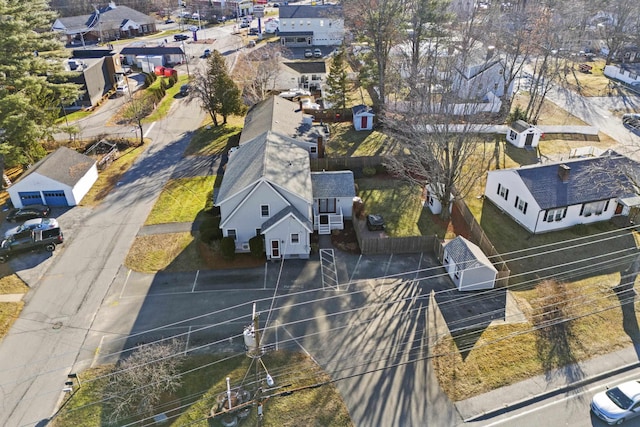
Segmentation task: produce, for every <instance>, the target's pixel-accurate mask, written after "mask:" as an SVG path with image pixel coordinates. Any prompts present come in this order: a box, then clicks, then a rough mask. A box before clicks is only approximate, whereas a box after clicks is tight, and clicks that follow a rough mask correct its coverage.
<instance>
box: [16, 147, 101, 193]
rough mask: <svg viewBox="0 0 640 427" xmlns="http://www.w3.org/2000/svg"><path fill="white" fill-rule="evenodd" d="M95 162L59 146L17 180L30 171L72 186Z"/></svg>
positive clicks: (24, 176)
mask: <svg viewBox="0 0 640 427" xmlns="http://www.w3.org/2000/svg"><path fill="white" fill-rule="evenodd" d="M95 163H96V161H95V160H94V159H92V158H91V157H89V156H85V155H84V154H81V153H78V152H77V151H75V150H71V149H70V148H67V147H60V148H58V149H57V150H56V151H54V152H53V153H51V154H49V155H48V156H47V157H45V158H44V159H42V160H40V161H39V162H38V163H36V164H35V165H33V166H31V167H30V168H29V169H27V172H25V173H24V174H23V175H22V176H21V177H20V179H19V180H18V181H16V182H20V181H22V180H24V179H26V178H27V177H28V176H29V175H31V174H32V173H38V174H40V175H42V176H46V177H47V178H51V179H53V180H54V181H57V182H60V183H62V184H66V185H68V186H70V187H73V186H74V185H76V184H77V183H78V181H80V180H81V179H82V177H83V176H85V174H86V173H87V171H89V169H91V167H92V166H93V165H94V164H95Z"/></svg>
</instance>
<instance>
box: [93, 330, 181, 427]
mask: <svg viewBox="0 0 640 427" xmlns="http://www.w3.org/2000/svg"><path fill="white" fill-rule="evenodd" d="M183 351H184V344H183V343H181V342H180V341H179V340H171V341H166V342H162V343H156V344H145V345H140V346H138V347H137V348H136V349H135V350H134V351H133V352H132V353H131V355H130V356H128V357H127V358H125V359H123V360H122V361H121V362H119V363H118V365H117V369H116V371H115V372H114V373H113V375H112V376H111V377H110V379H109V385H108V386H107V387H105V388H104V394H105V401H106V404H107V406H108V407H109V418H110V421H111V422H116V421H117V420H119V419H122V418H124V417H131V416H140V415H143V416H148V415H151V414H153V413H154V412H155V406H156V405H157V404H158V403H159V402H160V399H161V397H162V393H167V392H173V391H175V390H176V389H177V388H178V387H180V384H181V381H180V376H179V375H178V373H179V370H178V369H179V367H180V363H181V362H182V359H183V353H182V352H183Z"/></svg>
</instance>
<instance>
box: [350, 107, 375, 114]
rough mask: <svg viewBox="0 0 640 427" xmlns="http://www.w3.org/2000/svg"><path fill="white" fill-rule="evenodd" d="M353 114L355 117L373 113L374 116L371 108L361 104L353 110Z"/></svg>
mask: <svg viewBox="0 0 640 427" xmlns="http://www.w3.org/2000/svg"><path fill="white" fill-rule="evenodd" d="M351 112H352V113H353V115H354V116H355V115H357V114H360V113H371V114H373V109H372V108H371V107H369V106H366V105H363V104H360V105H356V106H355V107H352V108H351Z"/></svg>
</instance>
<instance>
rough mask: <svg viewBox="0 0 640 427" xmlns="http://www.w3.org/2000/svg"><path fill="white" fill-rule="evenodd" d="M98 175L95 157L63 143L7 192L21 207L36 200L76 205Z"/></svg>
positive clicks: (47, 203) (44, 202)
mask: <svg viewBox="0 0 640 427" xmlns="http://www.w3.org/2000/svg"><path fill="white" fill-rule="evenodd" d="M97 179H98V168H97V166H96V160H95V159H93V158H91V157H89V156H85V155H84V154H81V153H78V152H77V151H74V150H71V149H69V148H66V147H60V148H58V149H57V150H56V151H54V152H53V153H51V154H49V155H48V156H47V157H45V158H43V159H42V160H40V161H39V162H37V163H36V164H35V165H33V166H31V167H30V168H29V169H27V171H26V172H25V173H24V174H23V175H22V176H21V177H20V178H19V179H18V180H17V181H16V182H15V183H13V185H11V186H10V187H9V188H8V189H7V192H8V193H9V196H10V197H11V203H13V205H14V206H15V207H17V208H21V207H23V206H26V205H34V204H44V205H48V206H75V205H77V204H78V203H80V201H81V200H82V198H83V197H84V196H85V195H86V194H87V193H88V192H89V190H90V189H91V187H92V186H93V184H94V183H95V182H96V180H97Z"/></svg>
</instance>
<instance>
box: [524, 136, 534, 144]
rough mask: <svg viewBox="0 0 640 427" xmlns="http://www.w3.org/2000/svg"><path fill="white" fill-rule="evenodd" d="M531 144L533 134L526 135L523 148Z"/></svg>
mask: <svg viewBox="0 0 640 427" xmlns="http://www.w3.org/2000/svg"><path fill="white" fill-rule="evenodd" d="M532 144H533V134H532V133H528V134H527V137H526V139H525V140H524V146H525V147H531V145H532Z"/></svg>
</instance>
